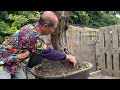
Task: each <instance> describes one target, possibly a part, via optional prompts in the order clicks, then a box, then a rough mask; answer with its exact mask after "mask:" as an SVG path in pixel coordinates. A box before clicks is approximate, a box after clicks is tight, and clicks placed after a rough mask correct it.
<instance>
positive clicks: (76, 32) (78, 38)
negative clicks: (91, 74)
mask: <svg viewBox="0 0 120 90" xmlns="http://www.w3.org/2000/svg"><path fill="white" fill-rule="evenodd" d="M97 40H98V29H92V28H80V27H75V26H70V27H69V29H68V31H67V41H68V42H67V43H68V44H67V45H68V48H69V50H70V51H71V52H72V53H73V54H74V55H75V56H76V57H77V58H78V59H79V60H83V61H88V62H90V63H92V64H93V68H92V69H91V70H92V71H96V70H97V64H96V60H97V59H96V42H97Z"/></svg>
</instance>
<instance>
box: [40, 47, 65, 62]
mask: <svg viewBox="0 0 120 90" xmlns="http://www.w3.org/2000/svg"><path fill="white" fill-rule="evenodd" d="M40 56H42V57H43V58H46V59H50V60H65V59H66V54H63V53H60V52H58V51H56V50H53V49H51V48H50V47H47V49H45V51H44V52H42V53H40Z"/></svg>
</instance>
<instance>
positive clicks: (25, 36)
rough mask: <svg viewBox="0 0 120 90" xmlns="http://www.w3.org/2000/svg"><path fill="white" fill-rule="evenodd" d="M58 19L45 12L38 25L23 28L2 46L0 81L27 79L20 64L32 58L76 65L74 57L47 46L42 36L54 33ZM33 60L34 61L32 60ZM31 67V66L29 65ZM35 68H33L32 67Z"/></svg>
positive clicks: (0, 50) (49, 12) (0, 47)
mask: <svg viewBox="0 0 120 90" xmlns="http://www.w3.org/2000/svg"><path fill="white" fill-rule="evenodd" d="M57 25H58V18H57V16H56V15H55V14H54V12H51V11H45V12H44V13H43V15H42V16H41V18H40V19H39V21H38V23H34V24H29V25H25V26H23V27H22V28H21V29H20V30H18V31H16V33H15V34H13V35H12V36H11V37H9V38H8V39H7V40H5V41H4V42H3V43H2V45H1V46H0V79H11V78H16V79H26V76H25V74H24V72H23V70H22V69H21V68H20V67H19V65H20V62H22V61H24V60H25V59H26V58H28V57H30V56H31V55H32V56H35V57H36V56H37V57H39V59H37V60H39V61H41V59H42V58H46V59H50V60H69V61H70V62H72V63H73V64H74V66H75V65H76V63H77V61H76V59H75V57H74V56H72V55H66V54H62V53H60V52H58V51H55V50H53V49H51V48H49V47H47V45H46V44H45V42H44V40H43V39H42V38H43V37H42V35H48V34H51V33H53V32H54V30H55V29H56V27H57ZM32 60H33V59H32ZM29 66H30V65H29ZM31 67H33V66H31Z"/></svg>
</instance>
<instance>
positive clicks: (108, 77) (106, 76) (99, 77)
mask: <svg viewBox="0 0 120 90" xmlns="http://www.w3.org/2000/svg"><path fill="white" fill-rule="evenodd" d="M88 79H120V78H117V77H111V76H108V75H102V74H99V75H96V76H91V77H89V78H88Z"/></svg>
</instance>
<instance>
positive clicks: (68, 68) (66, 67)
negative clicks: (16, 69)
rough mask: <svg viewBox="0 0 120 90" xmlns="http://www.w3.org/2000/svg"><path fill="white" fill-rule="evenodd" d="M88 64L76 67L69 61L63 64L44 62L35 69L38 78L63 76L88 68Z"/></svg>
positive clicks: (50, 61) (82, 63) (78, 64)
mask: <svg viewBox="0 0 120 90" xmlns="http://www.w3.org/2000/svg"><path fill="white" fill-rule="evenodd" d="M88 67H89V65H88V63H85V62H79V61H78V63H77V65H76V66H75V67H74V66H73V64H72V63H70V62H69V61H67V62H65V63H61V62H60V61H52V60H44V61H43V63H42V64H39V65H37V66H36V67H35V69H34V72H35V73H36V74H37V75H38V76H41V75H42V76H55V75H62V74H69V73H71V72H74V71H78V70H82V69H85V68H88Z"/></svg>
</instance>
